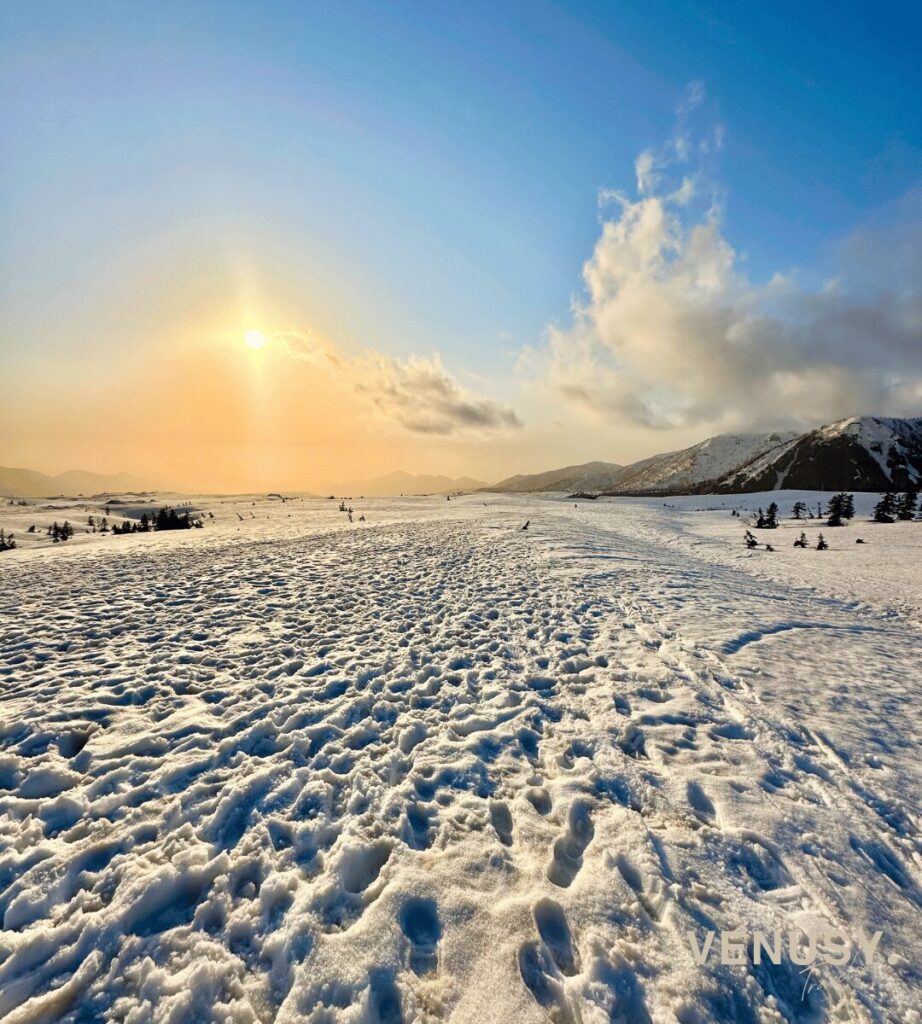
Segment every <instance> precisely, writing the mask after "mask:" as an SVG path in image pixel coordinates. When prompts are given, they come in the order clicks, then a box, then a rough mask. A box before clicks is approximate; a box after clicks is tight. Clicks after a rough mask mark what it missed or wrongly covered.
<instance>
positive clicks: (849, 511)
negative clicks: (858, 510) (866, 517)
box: [826, 491, 855, 526]
mask: <svg viewBox="0 0 922 1024" xmlns="http://www.w3.org/2000/svg"><path fill="white" fill-rule="evenodd" d="M854 514H855V505H854V498H853V496H852V495H851V494H846V493H845V491H840V492H839V493H838V494H834V495H833V496H832V497H831V498H830V499H829V504H828V505H827V506H826V515H827V516H828V517H829V518H828V519H827V520H826V525H827V526H844V525H845V520H846V519H851V518H852V516H853V515H854Z"/></svg>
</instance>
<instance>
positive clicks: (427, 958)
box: [0, 492, 922, 1024]
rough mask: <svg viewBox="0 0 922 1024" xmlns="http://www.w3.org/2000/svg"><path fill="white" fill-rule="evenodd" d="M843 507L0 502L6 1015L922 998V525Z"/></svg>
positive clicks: (353, 1016)
mask: <svg viewBox="0 0 922 1024" xmlns="http://www.w3.org/2000/svg"><path fill="white" fill-rule="evenodd" d="M824 497H825V496H823V495H816V494H806V495H802V494H797V493H793V492H783V493H779V492H774V493H771V494H763V495H745V496H742V497H740V496H736V497H734V496H720V497H713V498H712V497H692V498H676V499H668V500H667V501H664V500H663V499H655V498H634V499H626V498H625V499H599V500H598V501H595V502H583V503H579V505H578V507H574V504H573V502H572V501H567V500H566V499H564V498H563V497H560V496H540V497H537V496H505V495H494V494H490V495H467V496H464V497H459V498H453V499H452V500H451V502H446V501H445V500H444V498H437V497H428V498H416V499H380V500H368V501H361V502H359V501H353V505H354V507H355V519H356V521H355V522H353V523H349V521H348V518H347V517H346V516H345V515H344V514H343V513H340V512H338V511H337V505H338V502H337V501H325V500H318V499H295V500H290V501H285V502H282V501H280V500H278V499H272V498H267V497H260V496H249V497H237V498H215V497H208V496H201V497H197V498H195V499H193V504H194V505H195V507H197V508H199V509H201V510H202V512H203V513H204V514H205V516H206V525H205V528H204V529H202V530H189V531H179V532H173V533H164V534H143V535H142V534H133V535H129V536H124V537H123V536H119V537H113V536H110V535H101V534H93V533H79V532H78V533H77V534H76V535H75V536H74V538H73V539H72V540H70V541H67V542H66V543H63V544H55V545H53V544H52V543H51V542H50V539H49V538H48V537H47V536H45V535H44V534H32V535H26V534H25V533H24V532H23V531H24V529H25V528H26V527H27V525H28V524H29V523H30V522H36V523H38V524H39V525H47V524H49V523H50V522H51V520H52V519H57V520H58V522H62V521H63V519H64V518H68V519H69V520H70V521H71V522H72V523H73V524H74V525H75V526H76V525H77V524H81V525H82V523H83V522H85V518H86V516H87V515H89V514H93V515H98V514H99V507H98V506H93V505H92V504H89V505H88V504H87V503H81V502H56V505H58V506H62V505H63V506H66V507H55V508H49V507H47V506H46V505H42V504H41V503H33V504H31V505H29V506H4V507H3V508H2V509H0V527H3V528H4V529H6V530H9V529H10V528H11V527H13V528H14V529H15V533H16V535H17V539H19V540H21V541H22V545H21V547H19V548H17V549H16V550H14V551H8V552H4V553H2V554H0V621H2V622H3V644H2V645H0V694H2V700H3V714H2V716H0V920H2V925H3V932H2V934H0V1019H3V1020H4V1021H10V1022H14V1024H23V1022H33V1021H39V1020H46V1021H47V1020H55V1021H67V1022H73V1024H76V1022H78V1021H88V1020H108V1021H125V1022H127V1024H140V1022H144V1021H158V1022H159V1021H163V1022H167V1021H169V1022H187V1021H188V1022H200V1021H212V1020H214V1021H218V1020H220V1021H240V1022H250V1021H253V1022H255V1021H278V1022H280V1024H281V1022H289V1021H291V1022H293V1021H308V1022H315V1024H320V1022H337V1024H345V1022H360V1021H363V1022H364V1021H367V1022H376V1024H380V1022H388V1024H391V1022H398V1021H405V1022H410V1021H427V1022H429V1021H456V1022H463V1024H468V1022H471V1024H479V1022H494V1021H516V1022H543V1021H547V1020H552V1021H555V1022H558V1024H574V1022H577V1021H581V1022H583V1024H594V1022H602V1021H623V1022H629V1024H636V1022H640V1024H643V1022H648V1021H654V1022H657V1024H659V1022H667V1021H669V1022H675V1021H678V1022H679V1024H699V1022H702V1024H703V1022H706V1021H734V1022H736V1021H743V1022H753V1024H755V1022H759V1024H780V1022H782V1021H791V1022H793V1021H798V1022H800V1021H807V1022H809V1021H826V1020H830V1021H831V1020H843V1021H849V1022H851V1021H881V1022H883V1021H894V1020H900V1021H917V1022H918V1021H919V1020H920V1019H922V1018H920V1015H919V1012H918V1008H917V1007H918V991H919V985H920V973H919V966H918V960H919V958H918V937H917V936H918V924H917V922H918V914H919V908H920V906H922V885H920V877H922V856H920V853H922V851H920V845H919V831H918V826H919V799H918V794H919V793H920V792H922V778H920V775H922V771H920V763H919V757H918V743H919V716H918V706H919V698H920V684H919V680H918V664H919V654H920V650H922V644H920V639H922V597H920V595H922V587H920V585H919V584H920V569H919V566H920V564H922V563H920V559H919V553H920V548H922V523H919V522H913V523H895V524H893V525H887V526H878V525H873V524H870V523H868V522H867V521H866V520H867V515H868V512H869V509H870V506H871V505H872V504H873V501H874V500H876V496H871V495H857V496H856V505H857V510H858V516H857V517H856V520H854V521H853V522H852V524H851V525H849V526H848V527H846V528H843V529H830V528H824V527H820V526H819V524H817V523H815V522H807V523H805V524H801V523H794V524H792V523H791V522H790V520H788V519H787V518H786V516H787V515H788V513H789V509H790V506H791V504H792V503H793V501H795V500H798V499H799V498H802V499H803V500H805V501H807V502H808V503H809V504H813V503H815V501H817V500H823V498H824ZM161 500H166V499H161ZM171 500H172V501H179V500H181V499H179V498H178V497H177V496H173V497H172V499H171ZM771 500H775V501H778V503H779V504H780V506H781V511H782V516H783V520H782V527H781V528H780V529H779V530H777V531H756V532H757V535H758V538H759V540H760V542H764V541H765V540H770V541H771V542H772V544H773V545H774V546H775V548H776V550H775V551H774V552H768V551H766V550H764V548H759V549H757V550H755V551H748V550H747V549H746V548H745V547H744V545H743V543H742V534H743V530H744V529H745V528H746V519H745V517H746V516H748V515H749V513H750V512H751V511H754V510H755V509H756V508H757V507H759V506H763V507H764V506H765V505H767V504H768V502H769V501H771ZM709 507H710V510H707V509H708V508H709ZM733 508H736V509H739V510H741V511H742V514H743V518H737V517H735V516H731V515H730V509H733ZM699 510H700V511H699ZM114 511H115V509H114V507H113V512H114ZM209 512H210V513H211V514H212V516H213V518H211V517H209V516H208V513H209ZM359 514H365V516H366V521H365V522H359V521H358V515H359ZM526 520H529V521H530V526H529V529H528V530H527V531H523V530H522V529H521V526H522V525H523V524H524V523H525V521H526ZM110 521H111V517H110ZM821 528H822V529H823V532H824V534H825V536H826V537H827V539H828V540H829V542H830V550H829V551H825V552H818V551H815V550H814V549H813V548H812V547H811V548H808V549H807V550H800V549H795V548H793V547H792V542H793V539H794V537H795V536H797V534H798V533H799V531H800V529H804V530H805V531H806V533H807V535H808V537H809V538H810V540H811V542H813V541H815V537H816V535H817V534H818V532H819V530H820V529H821ZM856 537H862V539H864V540H865V541H866V543H865V544H863V545H856V544H855V543H854V541H855V538H856ZM776 926H777V927H781V928H783V929H785V930H787V929H789V928H790V929H794V930H795V931H796V932H797V933H798V934H805V933H808V932H809V933H811V934H816V933H818V932H821V931H822V930H823V929H824V928H828V927H831V926H834V927H840V928H843V929H844V930H845V931H846V932H847V933H848V934H849V935H851V936H854V937H855V939H856V941H857V937H858V936H859V935H860V933H861V929H864V930H865V931H866V932H874V931H881V932H882V933H883V934H882V937H881V940H880V947H879V950H878V953H877V955H876V956H874V957H873V958H871V959H870V962H866V960H865V958H864V957H863V956H862V955H861V954H860V953H856V954H855V956H854V957H853V959H852V960H851V962H849V963H847V964H845V965H844V966H835V965H833V964H831V963H828V962H827V963H817V964H816V965H815V966H814V967H813V968H812V970H810V971H806V970H805V969H803V968H801V967H798V966H797V965H796V964H795V963H794V962H793V960H792V959H791V957H790V955H789V954H788V953H785V956H784V958H783V959H782V960H781V963H780V964H778V965H775V964H773V963H771V962H770V961H763V962H762V963H761V964H754V963H753V962H752V958H751V957H749V958H746V959H745V962H744V963H742V964H739V965H726V964H721V963H720V962H719V960H718V958H717V957H716V955H712V956H711V957H710V958H709V959H708V960H707V961H706V962H705V963H704V964H699V963H697V962H696V960H695V955H694V951H693V948H692V944H691V943H690V941H689V939H688V933H689V932H691V933H693V934H694V935H695V936H696V941H697V942H698V943H699V944H700V943H701V940H702V938H703V937H704V935H705V934H706V932H707V931H708V930H709V929H715V930H717V931H719V932H721V933H726V932H731V931H732V930H734V929H742V930H743V931H744V932H745V933H746V934H749V933H750V932H751V931H752V929H754V928H755V929H763V930H765V931H766V932H769V931H770V930H771V929H772V928H774V927H776ZM785 948H786V947H785Z"/></svg>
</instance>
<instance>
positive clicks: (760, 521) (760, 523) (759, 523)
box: [756, 509, 765, 530]
mask: <svg viewBox="0 0 922 1024" xmlns="http://www.w3.org/2000/svg"><path fill="white" fill-rule="evenodd" d="M756 529H757V530H764V529H765V513H764V512H763V511H762V509H759V515H758V517H757V518H756Z"/></svg>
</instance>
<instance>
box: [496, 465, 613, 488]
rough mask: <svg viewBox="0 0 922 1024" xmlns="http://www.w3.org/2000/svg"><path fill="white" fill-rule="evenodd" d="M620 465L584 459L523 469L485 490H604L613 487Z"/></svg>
mask: <svg viewBox="0 0 922 1024" xmlns="http://www.w3.org/2000/svg"><path fill="white" fill-rule="evenodd" d="M623 472H624V466H619V465H617V464H616V463H614V462H585V463H583V464H582V465H579V466H564V467H563V468H562V469H552V470H549V471H548V472H546V473H524V474H519V475H518V476H510V477H508V478H507V479H506V480H501V481H500V482H499V483H498V484H494V485H493V486H492V487H485V488H484V490H487V491H507V492H512V493H515V494H532V493H535V492H538V491H604V490H608V489H610V488H613V487H617V486H618V483H619V481H620V479H621V474H622V473H623Z"/></svg>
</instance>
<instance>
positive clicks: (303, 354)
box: [276, 330, 522, 437]
mask: <svg viewBox="0 0 922 1024" xmlns="http://www.w3.org/2000/svg"><path fill="white" fill-rule="evenodd" d="M276 339H277V340H278V342H279V343H280V344H281V345H282V347H283V349H284V351H285V352H286V354H287V355H289V356H291V357H292V358H296V359H301V360H305V361H307V362H310V363H312V364H313V365H315V366H317V367H318V368H325V369H326V370H327V371H328V372H331V373H333V374H335V375H336V376H337V377H339V378H340V379H343V380H345V381H346V382H347V383H348V384H349V386H351V388H352V389H353V390H354V391H355V393H356V394H357V395H358V396H360V397H361V398H364V399H366V400H367V403H368V407H369V408H370V410H371V411H372V413H373V414H374V415H376V416H377V418H378V419H379V420H381V421H383V422H385V423H389V424H391V425H394V426H397V427H399V428H401V429H403V430H406V431H409V432H410V433H413V434H429V435H439V436H443V437H447V436H452V435H459V434H471V433H473V434H484V433H492V432H495V431H498V430H509V429H516V428H519V427H521V426H522V423H521V420H520V419H519V417H518V416H517V415H516V413H515V412H514V410H513V409H511V408H510V407H508V406H506V405H503V404H501V403H499V402H495V401H493V400H492V399H488V398H478V397H477V396H475V395H472V394H471V393H470V392H469V391H467V390H466V389H465V388H462V387H461V385H460V384H458V382H457V381H456V380H455V379H454V377H452V375H451V374H450V373H449V372H448V371H447V370H446V369H445V367H444V366H443V364H442V360H441V357H440V356H439V355H438V354H436V355H433V356H430V357H428V358H421V357H411V358H409V359H405V360H401V359H397V358H395V357H393V356H389V355H385V354H384V353H381V352H373V351H372V352H365V353H362V354H361V355H359V356H357V357H355V358H348V357H345V356H342V355H341V354H339V353H338V352H336V350H335V349H334V348H333V347H332V346H331V345H330V344H329V343H327V342H326V341H324V340H323V339H320V338H318V337H316V336H315V335H313V334H312V333H310V332H308V331H303V330H290V331H284V332H279V333H278V334H277V335H276Z"/></svg>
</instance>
